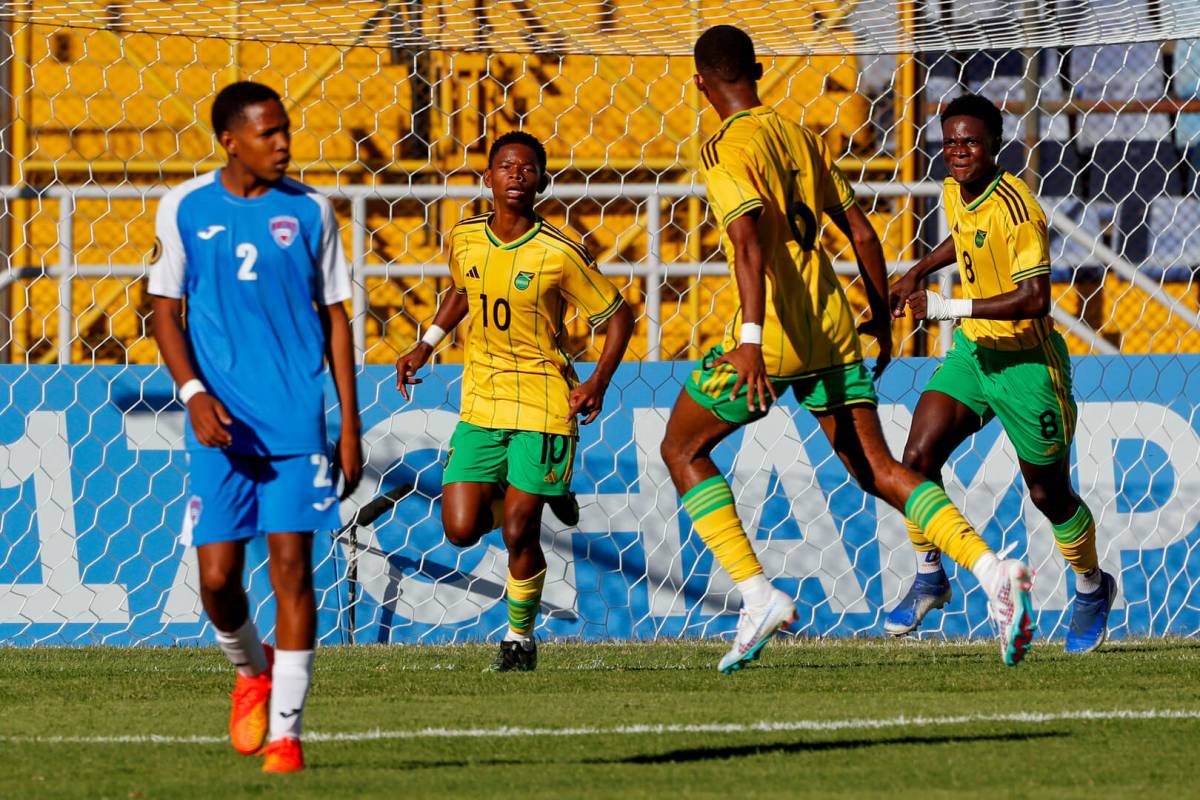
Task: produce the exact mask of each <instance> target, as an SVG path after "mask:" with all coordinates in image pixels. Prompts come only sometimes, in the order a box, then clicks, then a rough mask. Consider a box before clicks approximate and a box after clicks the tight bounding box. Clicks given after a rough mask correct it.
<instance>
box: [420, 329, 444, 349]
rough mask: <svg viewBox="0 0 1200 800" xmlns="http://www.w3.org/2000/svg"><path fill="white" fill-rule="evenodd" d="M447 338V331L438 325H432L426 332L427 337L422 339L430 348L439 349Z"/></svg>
mask: <svg viewBox="0 0 1200 800" xmlns="http://www.w3.org/2000/svg"><path fill="white" fill-rule="evenodd" d="M445 338H446V329H445V328H442V327H439V326H437V325H430V326H429V329H428V330H426V331H425V335H424V336H422V337H421V341H422V342H424V343H425V344H427V345H429V346H430V347H437V346H438V344H440V343H441V341H442V339H445Z"/></svg>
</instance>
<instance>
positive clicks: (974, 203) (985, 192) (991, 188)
mask: <svg viewBox="0 0 1200 800" xmlns="http://www.w3.org/2000/svg"><path fill="white" fill-rule="evenodd" d="M1003 177H1004V170H999V171H997V172H996V180H994V181H992V183H991V185H990V186H988V188H986V189H984V190H983V194H981V195H979V197H976V198H975V199H974V201H972V202H970V203H968V204H967V211H974V210H975V209H977V208H979V204H980V203H982V202H983V201H984V200H987V199H988V198H989V197H991V196H992V192H994V191H996V187H997V186H999V185H1000V179H1001V178H1003Z"/></svg>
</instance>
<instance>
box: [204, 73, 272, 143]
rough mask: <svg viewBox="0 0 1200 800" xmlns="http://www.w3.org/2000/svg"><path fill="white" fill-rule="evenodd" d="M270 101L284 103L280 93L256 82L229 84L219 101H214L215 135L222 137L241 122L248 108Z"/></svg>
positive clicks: (220, 92) (213, 123) (220, 94)
mask: <svg viewBox="0 0 1200 800" xmlns="http://www.w3.org/2000/svg"><path fill="white" fill-rule="evenodd" d="M268 100H277V101H279V102H280V103H282V102H283V100H282V99H281V98H280V97H279V92H277V91H275V90H274V89H272V88H271V87H270V86H266V85H264V84H261V83H255V82H254V81H238V82H237V83H231V84H229V85H228V86H226V87H225V88H224V89H222V90H221V91H219V92H217V99H216V100H214V101H213V107H212V129H213V133H215V134H216V135H217V136H220V135H221V134H222V133H223V132H224V131H227V130H229V129H230V128H232V127H233V126H234V125H236V124H237V123H238V122H240V121H241V119H242V117H243V116H244V115H245V112H246V107H247V106H252V105H256V104H258V103H265V102H267V101H268Z"/></svg>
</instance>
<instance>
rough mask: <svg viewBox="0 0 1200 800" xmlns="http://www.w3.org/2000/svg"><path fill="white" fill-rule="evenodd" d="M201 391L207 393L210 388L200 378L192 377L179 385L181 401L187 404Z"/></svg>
mask: <svg viewBox="0 0 1200 800" xmlns="http://www.w3.org/2000/svg"><path fill="white" fill-rule="evenodd" d="M201 393H205V394H207V393H208V388H207V387H205V385H204V384H203V383H201V382H200V379H199V378H192V379H191V380H190V381H187V382H186V383H184V384H183V386H180V387H179V402H181V403H183V404H184V405H185V406H186V405H187V404H188V403H190V402H191V400H192V398H193V397H195V396H196V395H198V394H201Z"/></svg>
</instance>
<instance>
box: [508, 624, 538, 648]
mask: <svg viewBox="0 0 1200 800" xmlns="http://www.w3.org/2000/svg"><path fill="white" fill-rule="evenodd" d="M504 641H506V642H520V643H521V644H523V645H531V644H533V634H532V633H517V632H516V631H514V630H513V629H512V628H506V629H505V631H504Z"/></svg>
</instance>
